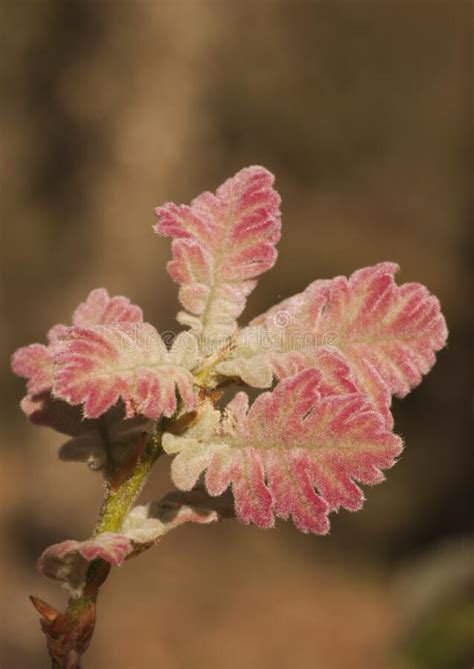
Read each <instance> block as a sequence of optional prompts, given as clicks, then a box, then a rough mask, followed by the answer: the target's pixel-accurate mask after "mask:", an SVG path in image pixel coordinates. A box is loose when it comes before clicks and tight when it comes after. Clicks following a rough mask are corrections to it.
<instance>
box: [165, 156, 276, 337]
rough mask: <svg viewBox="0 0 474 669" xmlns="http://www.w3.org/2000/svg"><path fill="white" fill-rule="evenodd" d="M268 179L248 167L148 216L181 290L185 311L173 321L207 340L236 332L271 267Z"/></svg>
mask: <svg viewBox="0 0 474 669" xmlns="http://www.w3.org/2000/svg"><path fill="white" fill-rule="evenodd" d="M273 181H274V177H273V175H272V174H270V172H268V171H267V170H266V169H264V168H263V167H258V166H254V167H248V168H245V169H243V170H241V171H240V172H238V173H237V174H236V175H235V176H234V177H233V178H231V179H229V180H227V181H226V182H225V183H224V184H223V185H222V186H220V187H219V188H218V189H217V192H216V194H215V195H213V194H212V193H209V192H206V193H202V194H201V195H199V196H198V197H197V198H195V199H194V200H193V201H192V203H191V205H190V206H186V205H176V204H173V203H167V204H165V205H164V206H162V207H158V208H157V209H156V210H155V213H156V214H157V216H158V218H159V222H158V223H157V224H156V225H155V226H154V230H155V232H157V233H158V234H161V235H165V236H168V237H171V238H172V239H173V243H172V252H173V259H172V260H171V261H170V262H169V263H168V272H169V274H170V275H171V277H172V279H174V281H176V282H177V283H179V284H180V286H181V288H180V291H179V298H180V301H181V304H182V305H183V307H184V308H185V309H186V312H181V313H180V314H179V316H178V320H179V321H180V322H181V323H182V324H185V325H189V326H191V328H193V329H194V330H195V331H196V332H197V333H198V334H200V335H202V336H203V342H204V344H203V345H204V348H207V349H208V350H210V346H211V347H212V346H213V341H212V340H213V339H214V338H216V337H217V338H221V337H227V336H229V335H231V334H232V333H233V332H234V331H235V329H236V318H237V317H238V316H239V315H240V314H241V313H242V311H243V309H244V306H245V302H246V298H247V296H248V295H249V293H250V292H251V291H252V290H253V289H254V287H255V284H256V281H255V279H256V277H258V276H259V275H260V274H262V272H265V271H266V270H268V269H270V268H271V267H273V265H274V263H275V260H276V257H277V251H276V249H275V244H276V243H277V242H278V240H279V238H280V210H279V205H280V197H279V195H278V193H277V192H276V191H275V190H274V189H273V187H272V184H273Z"/></svg>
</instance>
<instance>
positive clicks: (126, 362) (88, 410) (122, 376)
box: [53, 323, 197, 419]
mask: <svg viewBox="0 0 474 669" xmlns="http://www.w3.org/2000/svg"><path fill="white" fill-rule="evenodd" d="M196 360H197V347H196V340H195V338H194V337H193V336H192V335H191V334H188V333H185V332H183V333H181V334H180V335H178V337H176V339H175V341H174V343H173V346H172V348H171V350H170V351H168V350H167V348H166V346H165V344H164V342H163V340H162V339H161V337H160V335H159V334H158V332H157V331H156V330H155V328H154V327H153V326H152V325H149V324H148V323H116V324H115V325H98V326H94V327H88V328H83V327H73V328H71V329H70V330H69V331H68V332H67V334H66V335H65V336H64V337H63V338H62V339H61V342H60V343H59V344H58V346H57V348H56V350H55V377H54V378H55V380H54V386H53V393H54V395H55V396H56V397H58V398H60V399H63V400H65V401H66V402H69V404H73V405H76V404H82V405H83V411H84V417H85V418H97V417H98V416H101V415H102V414H103V413H105V412H106V411H107V410H108V409H109V408H110V407H112V406H113V405H114V404H115V403H116V402H117V401H118V400H119V398H122V399H123V400H124V402H125V406H126V415H127V416H129V417H130V416H133V415H134V414H136V413H138V414H142V415H143V416H146V417H147V418H150V419H157V418H159V417H160V416H162V415H163V416H172V415H173V414H174V412H175V411H176V408H177V399H176V390H178V391H179V394H180V396H181V399H182V401H183V403H184V406H185V407H187V408H193V407H194V405H195V394H194V390H193V383H194V379H193V375H192V374H191V372H190V370H191V369H192V368H193V367H194V365H195V364H196Z"/></svg>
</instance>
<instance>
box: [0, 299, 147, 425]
mask: <svg viewBox="0 0 474 669" xmlns="http://www.w3.org/2000/svg"><path fill="white" fill-rule="evenodd" d="M141 321H143V314H142V310H141V309H140V307H137V306H136V305H134V304H131V302H130V300H129V299H128V298H126V297H123V296H121V295H116V296H115V297H109V294H108V292H107V291H106V290H105V288H96V289H95V290H92V291H91V292H90V293H89V295H88V296H87V298H86V300H85V301H84V302H82V303H81V304H80V305H79V306H78V307H77V308H76V310H75V311H74V314H73V317H72V322H73V325H78V326H83V327H86V326H91V325H110V324H113V323H123V322H128V323H139V322H141ZM68 329H69V328H68V326H67V325H62V324H58V325H54V326H53V327H52V328H51V329H50V330H49V332H48V335H47V339H48V344H47V345H45V344H30V345H29V346H23V347H22V348H19V349H18V350H17V351H15V353H14V354H13V356H12V369H13V371H14V372H15V374H17V375H18V376H23V377H25V378H27V379H28V383H27V393H28V394H27V396H26V397H25V398H24V400H23V403H22V408H23V409H24V410H25V413H27V415H31V411H29V409H28V407H29V406H30V402H31V400H32V397H31V396H32V395H37V394H40V393H44V392H45V391H48V390H51V388H52V386H53V378H54V350H55V347H56V345H57V344H58V342H59V341H60V339H61V337H63V336H64V335H65V334H66V333H67V331H68Z"/></svg>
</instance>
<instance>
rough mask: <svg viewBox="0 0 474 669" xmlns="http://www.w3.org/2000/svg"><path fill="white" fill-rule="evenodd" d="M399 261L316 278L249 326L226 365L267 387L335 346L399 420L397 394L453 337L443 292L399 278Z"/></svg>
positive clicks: (224, 369) (228, 371)
mask: <svg viewBox="0 0 474 669" xmlns="http://www.w3.org/2000/svg"><path fill="white" fill-rule="evenodd" d="M397 269H398V267H397V265H395V264H394V263H380V264H378V265H375V266H373V267H367V268H365V269H362V270H358V271H356V272H354V274H352V276H351V277H350V278H346V277H343V276H340V277H336V278H335V279H333V280H332V281H315V282H314V283H312V284H310V285H309V286H308V288H307V289H306V290H305V291H304V292H303V293H300V294H298V295H295V296H293V297H291V298H288V299H286V300H284V301H283V302H282V303H281V304H279V305H277V306H275V307H273V308H272V309H270V310H269V311H268V312H266V313H265V314H263V315H262V316H260V317H258V318H256V319H255V320H254V321H253V322H252V323H251V326H250V327H249V328H246V329H245V330H243V331H242V332H241V333H240V335H239V338H238V342H237V346H236V348H235V350H234V353H233V356H232V358H231V359H230V360H228V361H225V362H223V363H221V364H220V366H219V367H218V369H219V371H220V372H221V373H222V374H224V375H229V376H233V375H235V376H239V377H241V378H242V379H243V380H244V381H246V382H247V383H249V384H250V385H253V386H256V387H266V386H268V385H270V383H271V379H272V377H273V376H276V377H277V378H278V379H283V378H285V377H287V376H288V375H291V374H294V373H295V372H297V371H298V370H301V369H304V368H306V367H316V368H319V367H320V362H321V356H324V353H325V352H326V353H328V352H329V353H330V354H332V355H334V356H336V357H337V358H338V359H339V360H340V361H341V364H346V365H347V367H348V368H349V369H350V371H351V373H352V379H353V381H354V382H355V383H356V385H357V387H358V388H359V389H360V390H362V391H363V392H365V393H367V395H368V396H369V398H371V399H372V401H373V402H374V403H375V404H376V406H377V408H378V409H379V410H380V411H382V412H383V413H384V414H385V416H386V419H387V424H391V416H390V412H389V407H390V403H391V396H392V395H397V396H399V397H403V396H405V395H406V394H407V393H408V392H410V390H411V389H412V388H413V387H415V386H416V385H417V384H418V383H420V381H421V379H422V376H423V375H424V374H426V373H427V372H428V371H429V370H430V369H431V367H432V366H433V364H434V363H435V352H436V351H439V350H440V349H441V348H443V347H444V345H445V343H446V337H447V328H446V323H445V320H444V318H443V315H442V314H441V311H440V305H439V302H438V300H437V298H436V297H434V296H433V295H431V294H430V293H429V292H428V290H427V289H426V288H425V287H424V286H422V285H420V284H417V283H405V284H403V285H401V286H397V284H396V283H395V280H394V273H395V272H396V270H397Z"/></svg>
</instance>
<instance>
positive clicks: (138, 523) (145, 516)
mask: <svg viewBox="0 0 474 669" xmlns="http://www.w3.org/2000/svg"><path fill="white" fill-rule="evenodd" d="M199 501H200V505H199V506H194V505H193V504H192V503H191V504H186V503H184V502H183V501H182V500H181V501H176V500H175V499H174V498H173V494H172V493H171V494H170V495H166V496H165V497H164V498H163V499H162V500H160V501H159V502H151V503H150V504H146V505H141V506H136V507H134V508H133V509H132V510H131V511H130V512H129V513H128V514H127V516H126V518H125V520H124V522H123V524H122V527H121V529H120V532H104V533H103V534H99V535H97V536H96V537H93V538H92V539H87V540H86V541H75V540H73V539H67V540H66V541H62V542H61V543H58V544H54V545H52V546H50V547H49V548H47V549H46V550H45V551H44V552H43V553H42V555H41V556H40V558H39V560H38V563H37V567H38V571H39V572H40V573H41V574H43V575H44V576H46V577H47V578H51V579H53V580H56V581H61V582H62V583H63V585H64V586H65V587H66V589H67V590H69V592H70V593H71V595H72V596H73V597H80V596H81V595H82V594H83V588H84V585H85V582H86V577H87V570H88V567H89V562H91V561H93V560H96V559H101V560H104V561H105V562H108V563H109V564H111V565H114V566H120V565H121V564H122V563H123V562H124V560H125V559H126V558H128V557H130V556H132V555H133V554H138V553H141V552H142V551H143V550H145V549H147V548H149V547H150V546H151V545H153V544H155V543H157V541H159V539H161V537H163V536H164V535H165V534H167V533H168V532H170V531H171V530H173V529H175V528H176V527H179V526H180V525H183V524H184V523H190V522H191V523H200V524H208V523H213V522H215V521H217V520H219V519H220V517H221V516H220V513H219V512H218V511H216V510H214V508H213V506H212V504H211V505H209V507H207V506H206V505H203V504H202V500H199Z"/></svg>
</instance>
